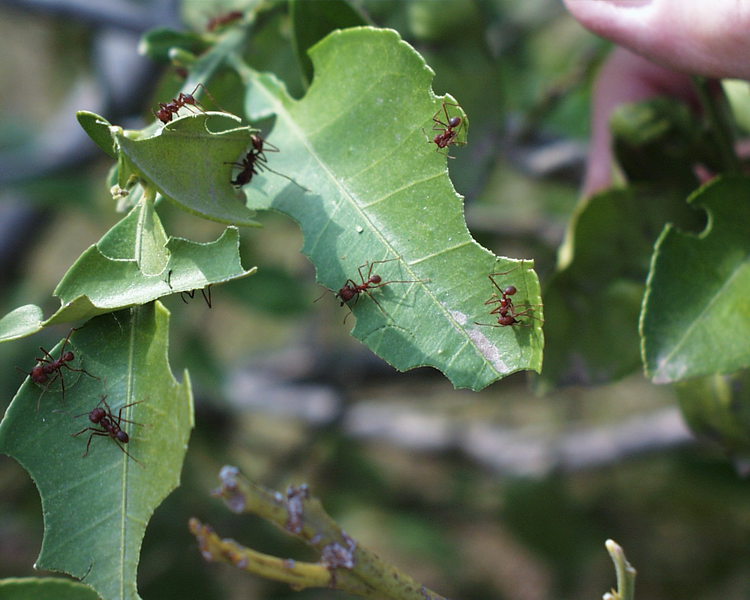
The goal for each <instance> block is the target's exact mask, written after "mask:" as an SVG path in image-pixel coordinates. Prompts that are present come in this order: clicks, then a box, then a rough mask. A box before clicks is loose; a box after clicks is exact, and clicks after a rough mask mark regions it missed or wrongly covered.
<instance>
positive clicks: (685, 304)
mask: <svg viewBox="0 0 750 600" xmlns="http://www.w3.org/2000/svg"><path fill="white" fill-rule="evenodd" d="M689 202H690V204H691V205H692V206H693V207H702V208H705V209H706V211H707V212H708V215H709V221H708V225H707V226H706V228H705V230H704V231H703V232H702V233H701V234H700V235H692V234H689V233H683V232H681V231H679V230H677V229H676V228H674V227H672V226H667V227H666V229H665V230H664V233H663V234H662V235H661V237H660V238H659V241H658V242H657V244H656V250H655V252H654V258H653V262H652V263H651V272H650V274H649V278H648V283H647V290H646V296H645V298H644V302H643V311H642V314H641V337H642V340H643V361H644V364H645V367H646V372H647V374H648V375H649V376H650V377H651V378H652V379H653V381H654V382H655V383H671V382H674V381H680V380H682V379H687V378H689V377H697V376H700V375H709V374H722V373H731V372H733V371H737V370H739V369H743V368H747V367H748V366H750V344H748V339H750V302H748V297H750V258H749V257H750V235H748V231H750V179H747V178H744V177H742V178H740V177H737V178H726V179H719V180H716V181H715V182H713V183H710V184H708V185H707V186H705V187H704V188H702V189H701V190H699V191H698V192H696V193H695V194H694V195H693V196H692V197H691V198H690V199H689Z"/></svg>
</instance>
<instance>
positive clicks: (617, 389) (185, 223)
mask: <svg viewBox="0 0 750 600" xmlns="http://www.w3.org/2000/svg"><path fill="white" fill-rule="evenodd" d="M253 4H254V3H253V2H242V1H239V0H237V1H235V2H230V1H229V0H226V1H222V2H219V1H216V2H212V1H209V0H205V1H192V2H188V1H185V2H176V1H168V0H163V1H156V0H154V1H146V0H143V1H140V2H139V1H135V0H132V1H125V0H117V1H116V0H100V1H99V2H97V3H90V5H89V6H88V7H85V6H81V3H78V2H66V1H62V0H60V1H57V2H50V3H42V2H34V1H22V0H13V1H8V0H5V1H0V55H1V56H3V60H2V61H0V90H1V91H0V286H2V291H3V293H2V294H0V313H1V314H5V313H6V312H8V311H10V310H12V309H13V308H15V307H16V306H19V305H21V304H27V303H36V304H39V305H40V306H42V307H43V308H44V309H45V311H46V314H50V313H51V312H52V311H53V310H54V308H55V307H56V301H55V300H54V299H53V298H52V297H51V291H52V289H54V287H55V285H56V284H57V282H58V281H59V279H60V278H61V277H62V275H63V274H64V273H65V271H66V270H67V269H68V267H69V266H70V265H71V264H72V263H73V261H74V260H75V259H76V258H77V257H78V256H79V254H80V253H81V252H82V251H83V250H84V249H85V248H87V247H88V246H89V245H91V244H93V243H95V242H96V241H97V240H98V239H99V237H100V236H101V235H102V234H103V233H104V232H105V231H107V230H108V229H109V228H110V227H111V226H112V225H113V224H114V223H115V222H116V221H117V220H118V219H119V218H120V217H121V215H120V214H117V213H116V212H115V210H114V206H113V202H112V199H111V196H110V194H109V192H108V186H107V183H106V177H107V172H108V169H109V168H110V166H111V161H110V160H109V159H108V157H106V156H104V155H103V154H102V153H101V152H100V151H98V149H97V148H96V147H95V146H94V145H93V143H91V142H90V141H89V140H88V138H86V136H85V134H84V133H83V132H82V131H81V130H80V128H79V126H78V124H77V123H76V120H75V111H76V110H80V109H85V110H91V111H94V112H97V113H100V114H102V115H104V116H106V117H107V118H108V119H109V120H110V121H111V122H113V123H120V124H123V125H125V126H133V127H138V126H141V125H142V124H144V123H146V122H148V121H149V120H150V119H151V118H152V116H151V113H150V111H151V108H152V107H153V106H155V105H156V103H157V102H160V101H162V102H163V101H167V100H168V99H169V98H171V97H172V91H173V90H174V89H176V87H177V86H178V85H179V84H180V77H179V74H178V73H176V72H175V70H174V69H172V68H170V67H169V66H168V65H158V64H155V63H153V62H152V61H150V60H149V59H147V58H145V57H142V56H140V55H139V54H138V51H137V46H138V40H139V39H140V36H141V35H142V34H143V33H144V32H146V31H148V30H149V29H152V28H154V27H157V26H169V27H174V28H177V29H182V28H188V29H193V30H195V31H199V32H203V31H205V27H206V24H207V22H208V21H209V19H211V18H213V17H215V16H218V15H221V14H225V13H226V12H228V11H230V10H234V9H245V8H247V7H248V6H251V5H253ZM354 4H355V6H357V7H358V8H360V9H361V10H362V11H363V12H364V13H365V14H366V15H367V16H368V18H369V19H371V21H372V22H373V23H374V24H376V25H379V26H385V27H393V28H395V29H397V30H398V31H399V32H400V34H401V35H402V37H403V38H404V39H406V40H408V41H409V42H410V43H411V44H413V45H414V46H415V47H416V48H417V49H418V50H419V51H420V52H421V53H422V54H423V55H424V56H425V58H426V60H427V62H428V64H430V65H431V66H432V68H433V69H434V70H435V72H436V77H435V81H434V89H435V91H436V93H438V94H442V93H444V92H450V93H451V94H453V95H454V96H455V97H456V98H457V99H458V101H459V102H460V103H461V105H462V107H463V108H464V109H465V110H466V112H467V114H468V115H469V116H470V120H471V129H470V131H469V144H468V145H467V146H465V147H461V148H455V149H451V154H452V155H453V156H455V157H456V158H455V160H452V161H449V162H450V165H449V167H450V171H451V175H452V178H453V180H454V183H455V186H456V188H457V189H458V191H459V192H460V193H462V194H463V195H464V196H465V197H466V214H467V222H468V224H469V228H470V230H471V231H472V232H473V234H474V235H475V237H476V238H477V239H478V240H479V241H480V242H481V243H482V244H484V245H485V246H487V247H488V248H490V249H491V250H492V251H494V252H496V253H497V254H501V255H506V256H513V257H519V258H522V257H523V258H534V259H535V260H536V265H537V269H538V271H539V273H540V276H541V278H542V282H543V283H544V281H545V278H546V277H549V275H550V274H551V273H552V272H553V271H554V268H555V262H556V252H557V247H558V245H559V244H560V242H561V241H562V238H563V233H564V230H565V226H566V223H567V220H568V218H569V217H570V215H571V213H572V211H573V209H574V207H575V206H576V202H577V200H578V191H577V185H578V181H579V179H580V175H581V169H582V165H583V160H584V158H585V151H586V136H587V133H588V114H589V95H590V86H591V80H592V77H593V74H594V72H595V68H596V65H597V64H598V63H599V62H600V61H601V59H602V58H603V57H604V56H605V55H606V53H607V52H608V50H609V48H608V46H607V45H606V44H604V43H603V42H601V41H600V40H598V39H596V38H594V37H593V36H592V35H590V34H588V33H586V32H585V31H584V30H583V29H581V28H580V27H579V26H578V25H577V24H576V23H575V22H574V21H573V20H572V19H571V18H570V17H569V16H568V15H567V14H566V13H565V12H564V9H563V8H562V5H561V3H560V2H559V1H557V0H533V1H527V2H514V1H512V0H450V1H449V0H444V1H443V0H419V1H409V2H405V1H400V0H372V1H362V2H355V3H354ZM290 36H291V33H290V22H289V17H288V14H287V11H286V7H285V5H284V3H279V5H278V7H277V9H276V10H273V11H271V12H270V13H269V15H268V17H267V18H266V19H265V20H264V22H263V27H262V29H260V30H259V31H257V34H256V36H255V37H254V39H253V43H252V48H251V52H252V56H253V60H252V61H251V64H252V65H253V66H254V67H255V68H258V69H268V70H273V71H274V72H276V73H277V74H278V75H279V76H280V77H281V78H283V79H284V80H285V81H286V82H287V85H288V86H289V89H290V90H291V91H292V93H294V94H297V95H301V94H302V93H303V85H302V81H301V78H300V74H299V71H298V69H297V66H296V62H295V58H294V54H293V50H292V45H291V38H290ZM221 86H222V84H221V82H220V81H219V82H215V83H212V84H211V89H212V90H213V91H214V93H215V94H217V95H219V92H220V91H221ZM233 101H234V102H237V103H238V104H239V102H240V99H239V98H235V99H234V100H233V99H231V98H229V99H228V100H227V102H228V103H230V104H231V103H232V102H233ZM222 104H224V97H222ZM225 106H226V105H225ZM228 108H231V107H228ZM159 213H160V215H161V216H162V219H163V221H164V223H165V226H166V228H167V231H168V232H169V234H171V235H181V236H185V237H189V238H191V239H194V240H198V241H209V240H212V239H215V238H216V237H217V236H218V234H219V233H220V231H221V230H222V228H221V227H220V226H219V225H217V224H213V223H209V222H207V221H202V220H199V219H197V218H194V217H191V216H188V215H186V214H184V213H182V212H180V211H178V210H177V209H175V208H173V207H171V206H169V205H167V204H162V205H161V206H160V208H159ZM260 220H261V221H262V222H263V224H264V228H263V229H259V230H256V229H253V230H248V231H244V232H243V258H244V261H245V266H246V267H250V266H253V265H258V266H259V268H260V269H259V272H258V274H257V275H254V276H252V277H249V278H247V279H244V280H240V281H237V282H234V283H231V284H227V285H225V286H222V287H217V288H215V289H214V290H213V292H214V293H213V308H212V309H210V310H209V309H208V308H207V307H206V305H205V304H204V303H203V301H202V300H201V299H200V297H196V298H195V299H194V300H193V301H191V302H190V303H188V304H185V303H183V302H182V301H181V300H180V298H179V296H175V297H171V298H168V299H167V300H166V304H167V305H168V308H169V309H170V310H171V311H172V319H173V327H172V332H171V346H170V350H171V360H172V366H173V369H174V371H175V372H176V373H179V372H181V371H182V369H183V368H185V367H187V368H188V369H189V370H190V372H191V375H192V378H193V383H194V390H195V393H196V429H195V431H194V433H193V436H192V440H191V445H190V449H189V452H188V456H187V461H186V464H185V466H184V468H183V475H182V477H183V485H182V486H181V487H180V488H179V489H178V490H177V491H176V492H174V493H173V494H172V495H171V496H170V497H169V498H168V499H167V500H166V502H165V503H164V504H163V505H162V506H161V507H160V508H159V509H158V510H157V512H156V514H155V516H154V519H153V520H152V522H151V523H150V525H149V528H148V531H147V533H146V538H145V540H144V545H143V552H142V559H141V566H140V569H139V589H140V592H141V595H142V597H143V598H145V599H149V598H161V599H165V600H167V599H169V598H191V599H192V598H196V599H198V598H200V599H240V598H287V597H290V598H292V597H294V598H300V599H301V600H304V599H313V598H333V597H339V598H344V597H345V595H344V594H340V593H337V592H331V591H326V590H322V591H320V590H308V591H304V592H300V593H298V592H293V591H291V590H289V589H288V588H286V587H285V586H280V585H277V584H274V583H272V582H268V581H264V580H261V579H259V578H256V577H254V576H251V575H248V574H244V573H240V572H236V571H234V570H232V569H231V568H229V567H226V566H223V565H215V564H207V563H204V562H203V560H202V558H201V557H200V554H199V552H198V550H197V544H196V543H195V540H194V539H193V538H192V537H191V535H190V534H189V532H188V530H187V520H188V518H189V517H191V516H196V517H198V518H200V519H201V520H203V521H205V522H209V523H211V524H212V525H213V526H214V527H215V528H216V529H217V530H218V532H219V533H220V534H221V535H223V536H226V537H232V538H234V539H236V540H238V541H240V542H241V543H243V544H245V545H248V546H251V547H254V548H256V549H259V550H261V551H264V552H268V553H272V554H276V555H279V556H284V557H293V558H299V559H304V558H306V557H309V554H308V552H307V549H306V548H304V547H301V546H300V545H299V544H298V543H296V542H295V540H292V539H291V538H287V537H285V536H284V535H283V534H282V533H280V532H278V531H277V530H275V529H274V528H273V527H271V526H270V525H268V524H266V523H264V522H261V521H259V520H256V519H253V518H247V517H237V516H235V515H232V514H230V513H228V512H227V511H226V510H225V509H224V508H223V505H222V504H221V503H220V502H219V501H217V500H214V499H212V498H211V497H210V496H209V491H210V490H211V489H212V488H214V487H216V485H217V482H218V480H217V474H218V471H219V469H220V467H221V466H222V465H224V464H234V465H237V466H239V467H240V468H241V469H242V470H243V471H244V472H245V474H247V475H248V476H249V477H251V478H253V479H255V480H256V481H258V482H261V483H263V484H265V485H267V486H270V487H276V488H279V489H282V490H283V489H285V488H286V486H288V485H290V484H299V483H302V482H307V483H309V484H310V485H311V487H312V489H313V492H314V493H315V494H316V495H317V496H318V497H320V498H321V499H322V500H323V502H324V504H325V506H326V507H327V509H328V510H329V512H330V513H331V514H332V515H333V516H334V517H335V518H336V519H337V520H339V522H340V523H342V525H343V526H344V527H345V529H346V530H347V531H348V532H349V533H350V534H351V535H352V536H353V537H355V538H356V539H357V540H358V541H359V542H360V543H361V544H364V545H367V546H370V547H372V548H373V549H375V550H376V551H377V552H379V553H380V554H381V555H382V556H383V557H384V558H386V559H388V560H390V561H392V562H394V563H395V564H397V565H398V566H400V567H401V568H402V569H403V570H405V571H406V572H408V573H410V574H411V575H412V576H414V577H415V578H416V579H418V580H420V581H422V582H423V583H425V584H426V585H428V586H429V587H431V588H433V589H435V590H438V591H440V592H441V593H443V594H444V595H446V596H448V597H453V598H461V599H463V600H470V599H487V598H495V599H508V600H535V599H546V598H555V599H560V598H599V597H601V595H602V594H603V593H604V592H605V591H607V590H608V589H610V588H611V587H612V586H613V585H614V573H613V570H612V566H611V562H610V560H609V557H608V555H607V553H606V551H605V549H604V541H605V539H607V538H613V539H615V540H616V541H617V542H618V543H620V544H621V545H622V546H623V547H624V549H625V551H626V553H627V555H628V558H629V560H630V561H631V563H633V565H634V566H635V567H636V568H637V569H638V580H637V597H638V598H642V599H647V598H657V597H658V598H661V599H662V600H669V599H678V598H679V599H681V600H682V599H684V598H691V599H695V600H700V599H709V598H722V599H727V600H731V599H734V598H737V599H740V598H747V597H749V596H750V577H749V575H750V560H749V559H750V544H749V543H748V542H749V540H750V510H749V509H748V508H747V504H748V501H749V500H750V490H748V485H747V483H746V482H745V481H743V480H741V479H740V478H739V477H738V476H737V475H736V473H735V471H734V469H733V467H732V465H731V464H730V463H729V462H728V461H726V460H725V458H724V457H723V456H722V455H720V454H719V453H718V452H717V451H715V450H713V449H711V448H707V447H705V446H700V445H697V444H695V443H694V442H693V441H692V438H691V436H690V435H689V433H688V432H687V430H686V428H685V426H684V425H683V423H682V420H681V418H680V416H679V413H678V409H677V407H676V401H675V396H674V394H673V391H672V390H671V389H670V388H668V387H656V386H653V385H651V384H649V383H648V382H646V381H645V380H644V379H643V378H642V377H641V376H640V375H633V376H631V377H629V378H627V379H625V380H622V381H619V382H616V383H613V384H611V385H608V386H601V387H598V388H591V389H586V388H582V387H570V388H566V389H564V390H560V391H555V392H551V393H549V394H548V395H546V396H544V397H538V396H535V395H534V394H533V393H532V392H531V391H530V389H529V385H528V383H529V381H528V379H527V378H526V377H525V376H523V375H516V376H512V377H509V378H507V379H506V380H504V381H502V382H499V383H497V384H495V385H493V386H492V387H491V388H489V389H487V390H485V391H483V392H481V393H471V392H466V391H455V390H453V389H452V387H451V386H450V384H449V383H448V382H447V381H446V380H444V379H443V378H442V377H441V376H440V374H439V373H437V372H435V371H433V370H430V369H419V370H415V371H412V372H409V373H406V374H399V373H397V372H395V371H394V370H393V369H392V368H390V367H389V366H388V365H386V364H384V363H383V362H382V361H380V360H379V359H378V358H377V357H375V356H373V355H372V354H371V353H370V352H369V351H368V350H367V349H366V348H365V347H364V346H362V345H360V344H359V343H357V342H356V341H354V340H353V339H351V338H350V337H349V336H348V333H347V332H348V330H349V329H350V328H351V326H352V323H351V322H348V323H346V324H344V323H342V321H343V319H344V316H345V309H342V308H340V307H339V306H338V303H337V302H336V301H335V299H334V298H333V296H332V294H325V295H324V296H323V298H321V300H320V301H319V302H317V303H314V302H313V300H314V299H315V298H316V297H318V296H319V295H320V294H321V293H323V290H322V288H320V287H319V286H316V285H315V282H314V272H313V269H312V266H311V265H310V264H309V263H308V262H307V260H306V259H305V258H304V257H303V256H302V255H301V254H300V253H299V248H300V247H301V244H302V239H301V235H300V233H299V231H298V229H297V227H296V225H295V224H294V223H292V222H290V221H288V220H286V219H284V218H282V217H280V216H278V215H273V214H263V215H260ZM581 318H582V319H584V318H586V317H585V315H581ZM66 333H67V331H65V330H62V329H61V330H59V331H56V332H46V331H45V332H44V333H42V334H40V335H38V336H34V337H33V338H29V339H25V340H20V341H18V342H14V343H6V344H2V345H0V360H2V364H3V365H5V368H4V369H2V370H0V390H1V391H2V394H1V395H0V410H3V411H4V410H5V408H6V407H7V405H8V404H9V403H10V400H11V398H12V397H13V395H14V393H15V390H16V389H17V387H18V386H19V384H20V383H21V381H22V380H23V376H22V375H21V374H20V373H19V372H18V371H17V370H16V369H15V367H16V366H19V367H21V368H22V369H23V370H28V369H30V368H31V366H32V365H33V358H34V357H35V356H37V355H38V347H39V346H40V345H42V346H45V347H50V346H52V345H54V343H55V342H56V341H57V340H58V339H60V338H61V337H63V336H64V335H65V334H66ZM42 527H43V525H42V516H41V508H40V503H39V498H38V494H37V493H36V490H35V488H34V485H33V483H32V482H31V480H30V479H29V477H28V476H27V474H26V472H25V471H24V470H23V469H22V468H21V467H20V466H19V465H18V464H16V463H15V462H14V461H12V460H11V459H9V458H7V457H5V456H0V577H22V576H32V575H34V574H36V572H35V571H34V570H33V568H32V565H33V563H34V559H35V558H36V556H37V554H38V552H39V548H40V545H41V539H42Z"/></svg>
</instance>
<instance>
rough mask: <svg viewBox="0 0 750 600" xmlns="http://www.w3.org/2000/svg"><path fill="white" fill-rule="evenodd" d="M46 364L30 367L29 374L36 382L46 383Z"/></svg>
mask: <svg viewBox="0 0 750 600" xmlns="http://www.w3.org/2000/svg"><path fill="white" fill-rule="evenodd" d="M46 366H47V365H37V366H36V367H34V368H33V369H31V373H29V375H30V376H31V378H32V379H33V380H34V381H35V382H36V383H46V382H47V379H48V377H47V375H48V373H47V370H46V369H45V367H46Z"/></svg>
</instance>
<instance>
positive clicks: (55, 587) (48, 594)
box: [0, 577, 99, 600]
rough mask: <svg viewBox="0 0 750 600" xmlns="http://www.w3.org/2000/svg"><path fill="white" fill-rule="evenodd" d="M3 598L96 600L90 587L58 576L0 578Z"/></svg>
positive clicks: (21, 599) (0, 589) (95, 595)
mask: <svg viewBox="0 0 750 600" xmlns="http://www.w3.org/2000/svg"><path fill="white" fill-rule="evenodd" d="M0 598H2V599H3V600H98V598H99V595H98V594H97V593H96V592H95V591H94V590H92V589H91V588H90V587H88V586H86V585H83V584H81V583H76V582H75V581H70V580H68V579H61V578H58V577H26V578H23V579H21V578H13V579H0Z"/></svg>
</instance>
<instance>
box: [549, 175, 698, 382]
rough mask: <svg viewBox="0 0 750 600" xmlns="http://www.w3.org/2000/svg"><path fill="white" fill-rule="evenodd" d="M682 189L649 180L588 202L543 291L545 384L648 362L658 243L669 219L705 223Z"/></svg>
mask: <svg viewBox="0 0 750 600" xmlns="http://www.w3.org/2000/svg"><path fill="white" fill-rule="evenodd" d="M700 217H701V215H700V214H698V213H696V212H695V211H693V210H690V209H689V208H688V207H687V206H686V205H685V202H684V201H683V200H682V199H681V197H680V196H678V195H675V194H667V193H666V192H665V191H663V190H660V191H658V192H657V191H654V190H652V189H648V188H645V187H632V188H627V189H623V190H610V191H607V192H603V193H601V194H597V195H596V196H594V197H592V198H590V199H589V200H588V201H587V202H586V203H584V204H582V205H581V206H580V207H579V208H578V211H577V213H576V214H575V216H574V217H573V219H572V221H571V225H570V230H569V232H568V239H567V240H566V242H565V244H564V245H563V247H562V249H561V252H560V256H561V262H562V263H563V266H562V268H561V270H560V271H558V272H557V273H556V274H555V275H554V277H553V278H552V279H551V281H550V284H549V286H548V287H547V289H546V291H545V294H544V312H545V315H546V327H545V333H546V342H547V344H546V350H545V365H544V371H543V372H542V377H541V381H540V386H541V388H542V389H544V390H548V389H550V388H554V387H556V386H560V385H571V384H575V385H581V384H583V385H593V384H596V383H605V382H608V381H612V380H614V379H618V378H620V377H623V376H625V375H628V374H629V373H631V372H633V371H635V370H636V369H637V368H638V367H639V366H640V364H641V361H640V337H639V335H638V315H639V313H640V307H641V303H642V301H643V290H644V282H645V280H646V276H647V273H648V265H649V261H650V258H651V254H652V252H653V245H654V242H655V241H656V239H657V238H658V236H659V234H660V232H661V230H662V229H663V227H664V224H665V223H667V222H676V223H679V224H680V225H681V226H683V227H693V228H695V227H699V226H700V225H699V224H700V222H701V221H700Z"/></svg>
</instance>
